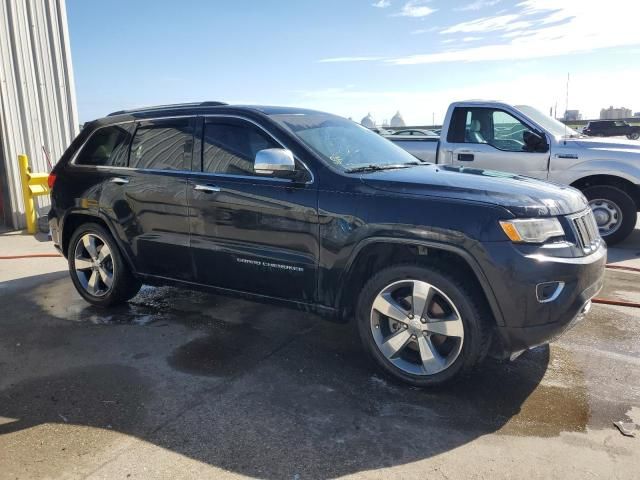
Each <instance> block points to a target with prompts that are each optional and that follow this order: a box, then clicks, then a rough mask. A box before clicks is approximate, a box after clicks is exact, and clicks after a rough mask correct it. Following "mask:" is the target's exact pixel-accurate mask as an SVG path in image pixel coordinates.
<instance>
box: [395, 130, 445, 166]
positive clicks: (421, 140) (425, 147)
mask: <svg viewBox="0 0 640 480" xmlns="http://www.w3.org/2000/svg"><path fill="white" fill-rule="evenodd" d="M384 138H386V139H387V140H390V141H392V142H393V143H395V144H397V145H398V146H399V147H401V148H403V149H404V150H406V151H407V152H409V153H410V154H411V155H413V156H415V157H418V158H419V159H420V160H424V161H425V162H431V163H437V162H436V159H437V152H438V145H439V143H440V138H439V137H427V136H424V137H423V136H419V135H384Z"/></svg>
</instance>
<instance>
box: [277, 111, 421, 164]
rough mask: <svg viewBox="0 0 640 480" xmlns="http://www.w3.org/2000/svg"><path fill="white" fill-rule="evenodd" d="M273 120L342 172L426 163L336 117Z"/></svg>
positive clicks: (302, 115)
mask: <svg viewBox="0 0 640 480" xmlns="http://www.w3.org/2000/svg"><path fill="white" fill-rule="evenodd" d="M271 118H272V119H273V120H275V121H276V122H277V123H278V124H280V125H281V126H283V127H284V128H286V129H287V130H289V131H291V132H292V133H293V134H294V135H295V136H296V137H298V138H299V139H300V141H302V143H304V144H305V145H307V146H308V147H309V148H311V149H312V150H313V151H314V152H316V153H317V154H318V155H319V156H320V157H321V158H322V159H324V160H325V161H326V162H328V163H329V164H331V165H332V166H334V167H337V168H338V169H340V170H342V171H347V172H350V171H354V172H355V171H366V170H371V171H374V170H380V169H384V168H402V167H404V166H410V165H416V164H421V163H424V162H422V161H421V160H418V159H417V158H416V157H414V156H413V155H411V154H410V153H407V152H406V151H405V150H403V149H402V148H400V147H397V146H396V145H395V144H393V143H392V142H390V141H389V140H386V139H384V138H383V137H381V136H380V135H378V134H377V133H374V132H372V131H371V130H369V129H367V128H365V127H362V126H360V125H358V124H357V123H355V122H352V121H351V120H346V119H344V118H341V117H338V116H335V115H330V114H328V113H321V112H309V113H287V114H274V115H271Z"/></svg>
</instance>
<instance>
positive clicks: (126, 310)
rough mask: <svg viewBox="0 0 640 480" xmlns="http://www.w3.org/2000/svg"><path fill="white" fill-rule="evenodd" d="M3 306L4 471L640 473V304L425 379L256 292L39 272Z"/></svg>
mask: <svg viewBox="0 0 640 480" xmlns="http://www.w3.org/2000/svg"><path fill="white" fill-rule="evenodd" d="M610 273H611V272H609V273H608V276H607V288H608V289H609V290H610V291H611V292H614V293H615V292H617V293H615V294H616V295H620V296H622V297H624V296H625V295H626V294H625V293H624V292H631V293H633V294H634V295H635V294H637V290H638V289H637V288H634V285H636V284H637V281H638V280H640V275H636V276H632V277H630V276H629V275H630V274H628V273H627V274H624V273H620V272H616V273H615V275H610ZM621 275H622V276H621ZM636 279H637V280H636ZM0 305H1V311H0V332H2V334H1V335H0V478H43V477H47V478H214V477H215V478H227V477H229V478H232V477H236V476H250V477H259V478H270V479H271V478H273V479H276V478H277V479H280V478H291V479H293V478H296V479H305V478H328V477H339V476H348V475H353V476H354V477H356V478H426V477H429V478H440V477H442V478H489V477H490V478H513V477H532V478H548V477H556V478H559V477H562V478H581V479H582V478H629V479H631V478H638V470H639V469H640V430H638V432H637V437H636V438H629V437H623V436H622V435H621V434H620V433H619V432H618V430H617V429H616V428H615V427H614V426H613V423H612V422H613V421H617V420H622V421H625V422H635V423H636V424H640V309H634V308H627V307H613V306H605V305H594V307H593V310H592V312H591V314H590V316H589V317H588V318H587V320H585V321H584V322H583V323H581V324H579V325H577V326H576V327H575V328H574V329H573V330H571V331H570V332H569V333H568V334H567V335H565V336H564V337H562V338H561V339H560V340H559V341H558V342H557V343H554V344H553V345H551V347H540V348H537V349H535V350H533V351H530V352H527V353H525V354H524V355H522V356H521V357H520V358H519V359H517V360H516V361H515V362H512V363H509V362H497V361H493V360H489V361H487V362H486V363H485V364H483V366H482V367H481V368H480V369H479V370H478V371H477V372H475V374H474V375H473V376H470V377H467V378H464V379H462V380H461V381H460V382H458V383H456V384H454V385H452V386H449V387H447V388H445V389H443V390H439V391H424V390H418V389H413V388H408V387H406V386H404V385H401V384H398V383H395V382H393V381H391V380H389V379H388V378H386V377H385V376H384V375H382V374H380V373H379V372H378V370H376V368H375V367H374V366H373V365H372V363H370V362H369V361H368V360H367V358H366V357H365V356H364V353H363V351H362V349H361V347H360V344H359V340H358V339H357V335H356V332H355V329H354V328H353V326H351V325H336V324H332V323H328V322H326V321H323V320H321V319H318V318H316V317H315V316H313V315H310V314H305V313H300V312H296V311H291V310H286V309H281V308H274V307H268V306H264V305H261V304H256V303H251V302H247V301H243V300H236V299H229V298H224V297H219V296H215V295H211V294H207V293H202V292H192V291H187V290H179V289H175V288H166V287H163V288H152V287H145V288H144V289H143V290H142V291H141V293H140V294H139V295H138V296H137V297H135V298H134V299H133V300H132V301H131V303H130V304H129V305H126V306H122V307H118V308H115V309H110V310H101V309H97V308H95V307H90V306H88V305H87V304H86V303H84V302H83V301H82V300H81V298H80V297H79V296H78V295H77V294H76V293H75V291H74V289H73V286H72V284H71V282H70V280H69V278H68V274H67V273H66V272H64V271H58V272H53V273H44V272H40V273H38V272H37V271H36V272H34V274H33V275H31V276H27V277H23V278H17V279H14V280H8V281H4V282H2V283H0Z"/></svg>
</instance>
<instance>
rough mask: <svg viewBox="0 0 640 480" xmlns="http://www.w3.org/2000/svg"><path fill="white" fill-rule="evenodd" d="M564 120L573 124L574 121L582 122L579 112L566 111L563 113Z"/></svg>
mask: <svg viewBox="0 0 640 480" xmlns="http://www.w3.org/2000/svg"><path fill="white" fill-rule="evenodd" d="M564 120H565V121H566V122H575V121H576V120H582V114H581V113H580V110H567V111H565V112H564Z"/></svg>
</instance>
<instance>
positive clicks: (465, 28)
mask: <svg viewBox="0 0 640 480" xmlns="http://www.w3.org/2000/svg"><path fill="white" fill-rule="evenodd" d="M519 18H520V15H513V14H512V15H500V16H498V17H485V18H479V19H476V20H471V21H469V22H464V23H458V24H456V25H452V26H450V27H447V28H445V29H444V30H442V31H441V32H440V33H445V34H446V33H472V32H482V33H487V32H494V31H497V30H506V31H511V30H522V29H524V28H528V27H530V26H532V23H531V22H525V21H518V19H519Z"/></svg>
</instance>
